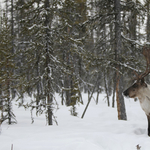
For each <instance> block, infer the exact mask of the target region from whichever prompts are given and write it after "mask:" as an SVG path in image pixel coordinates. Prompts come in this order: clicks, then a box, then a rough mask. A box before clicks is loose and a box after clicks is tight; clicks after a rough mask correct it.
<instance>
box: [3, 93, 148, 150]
mask: <svg viewBox="0 0 150 150" xmlns="http://www.w3.org/2000/svg"><path fill="white" fill-rule="evenodd" d="M104 96H105V94H101V95H100V98H99V104H98V105H96V104H95V101H94V100H93V99H92V101H91V103H90V105H89V108H88V110H87V113H86V114H85V117H84V119H81V115H82V113H83V110H84V108H85V105H86V99H87V95H86V94H84V96H83V98H84V102H85V105H79V106H77V107H78V108H77V111H78V117H73V116H71V115H70V112H69V108H66V106H62V105H59V110H57V111H54V114H55V116H57V121H58V126H57V125H55V124H54V125H53V126H47V125H46V121H45V116H44V115H41V116H40V117H36V116H34V119H35V120H34V123H33V124H31V118H30V110H26V111H25V110H24V108H19V109H18V108H17V106H15V105H14V112H15V114H16V117H17V121H18V123H17V124H15V125H7V124H6V123H3V124H2V126H1V133H0V150H137V145H139V146H141V148H140V150H149V149H150V137H148V136H147V118H146V115H145V114H144V112H143V111H142V109H141V108H140V104H139V102H138V101H137V102H134V101H133V99H125V103H126V111H127V117H128V120H127V121H118V119H117V109H116V108H111V107H107V104H106V102H105V100H104ZM58 99H59V98H58Z"/></svg>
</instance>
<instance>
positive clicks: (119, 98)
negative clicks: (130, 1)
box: [114, 0, 127, 120]
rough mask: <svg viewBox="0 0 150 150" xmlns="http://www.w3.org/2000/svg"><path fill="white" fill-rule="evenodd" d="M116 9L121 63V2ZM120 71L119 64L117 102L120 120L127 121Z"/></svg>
mask: <svg viewBox="0 0 150 150" xmlns="http://www.w3.org/2000/svg"><path fill="white" fill-rule="evenodd" d="M114 9H115V55H116V61H117V62H118V63H119V62H120V61H121V59H120V55H121V46H122V41H121V14H120V11H121V6H120V0H115V3H114ZM119 71H120V66H119V64H117V76H116V77H117V81H116V101H117V110H118V119H119V120H126V119H127V117H126V111H125V105H124V97H123V96H122V92H123V90H122V82H123V77H122V76H121V75H120V74H119Z"/></svg>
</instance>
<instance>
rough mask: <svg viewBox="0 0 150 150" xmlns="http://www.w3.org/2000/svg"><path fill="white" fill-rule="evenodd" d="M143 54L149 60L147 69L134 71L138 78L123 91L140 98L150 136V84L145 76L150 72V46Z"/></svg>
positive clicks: (132, 96) (131, 96)
mask: <svg viewBox="0 0 150 150" xmlns="http://www.w3.org/2000/svg"><path fill="white" fill-rule="evenodd" d="M142 54H143V55H144V57H145V59H146V62H147V67H146V70H145V72H144V73H142V74H140V75H139V74H137V73H136V72H134V73H135V74H136V80H135V82H134V84H133V85H132V86H131V87H129V88H128V89H126V90H125V91H124V92H123V94H124V96H126V97H130V98H136V97H137V98H138V99H139V101H140V105H141V107H142V109H143V110H144V112H145V114H146V116H147V119H148V136H150V85H148V84H147V83H146V82H145V81H144V77H146V76H147V75H148V74H149V73H150V48H146V47H144V48H143V52H142Z"/></svg>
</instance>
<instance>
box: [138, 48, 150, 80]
mask: <svg viewBox="0 0 150 150" xmlns="http://www.w3.org/2000/svg"><path fill="white" fill-rule="evenodd" d="M142 54H143V55H144V57H145V59H146V64H147V66H146V70H145V72H144V73H142V74H141V75H139V76H138V79H142V78H144V77H145V76H147V75H148V74H149V73H150V48H149V47H146V46H144V47H143V51H142Z"/></svg>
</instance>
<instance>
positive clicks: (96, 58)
mask: <svg viewBox="0 0 150 150" xmlns="http://www.w3.org/2000/svg"><path fill="white" fill-rule="evenodd" d="M1 4H3V5H2V6H3V7H2V6H1V9H0V16H1V19H0V113H1V115H0V116H1V117H0V124H2V123H3V122H4V121H7V122H8V124H13V123H16V122H17V120H16V116H15V113H14V112H13V108H12V104H13V101H14V100H15V99H16V97H17V103H18V107H24V108H25V109H28V108H29V109H31V111H32V110H35V112H36V115H40V114H42V113H45V114H46V120H47V122H48V125H53V122H54V120H55V114H54V113H53V111H54V109H57V105H58V102H57V98H56V97H55V93H58V94H59V95H60V97H61V104H62V105H66V107H68V106H69V107H70V106H71V115H73V116H77V114H78V112H77V110H76V105H78V104H81V105H82V104H83V103H84V101H83V98H82V94H83V93H88V102H89V103H90V100H91V98H92V95H93V93H96V95H97V96H96V104H98V102H99V94H100V93H102V92H105V93H106V95H107V96H106V100H107V105H108V106H109V107H117V110H118V119H119V120H126V119H127V116H126V109H125V103H124V97H123V95H122V92H123V91H124V90H125V88H126V87H127V86H129V85H131V84H132V83H133V78H134V74H133V72H134V71H136V72H138V73H140V72H143V71H144V70H145V67H146V63H145V59H144V57H143V55H142V48H143V46H145V45H147V46H149V42H150V1H149V0H144V1H141V0H5V1H4V2H3V3H2V2H1ZM148 81H149V80H148V79H147V82H148ZM25 95H28V96H29V97H31V99H30V101H28V102H25V101H24V99H25V98H24V97H25ZM110 96H112V100H111V101H110ZM115 101H116V102H117V103H116V104H117V106H115ZM110 102H112V103H110ZM89 103H88V104H89ZM87 106H88V105H87ZM31 117H32V116H31ZM58 121H59V120H58Z"/></svg>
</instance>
